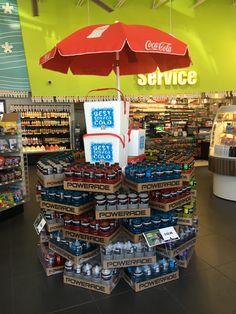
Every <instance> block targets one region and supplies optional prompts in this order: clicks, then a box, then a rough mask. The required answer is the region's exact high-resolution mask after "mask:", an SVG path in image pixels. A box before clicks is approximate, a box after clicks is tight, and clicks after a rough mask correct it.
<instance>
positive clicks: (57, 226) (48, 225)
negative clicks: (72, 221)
mask: <svg viewBox="0 0 236 314" xmlns="http://www.w3.org/2000/svg"><path fill="white" fill-rule="evenodd" d="M46 222H47V223H46V225H45V228H46V230H47V231H48V232H53V231H58V230H62V228H63V227H64V222H56V223H49V222H48V220H47V219H46Z"/></svg>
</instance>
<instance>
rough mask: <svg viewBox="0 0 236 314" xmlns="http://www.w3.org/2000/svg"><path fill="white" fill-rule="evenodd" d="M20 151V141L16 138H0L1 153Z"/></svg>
mask: <svg viewBox="0 0 236 314" xmlns="http://www.w3.org/2000/svg"><path fill="white" fill-rule="evenodd" d="M18 149H19V147H18V141H17V139H16V138H7V139H4V138H0V151H1V150H2V151H6V152H7V151H9V152H11V151H17V150H18Z"/></svg>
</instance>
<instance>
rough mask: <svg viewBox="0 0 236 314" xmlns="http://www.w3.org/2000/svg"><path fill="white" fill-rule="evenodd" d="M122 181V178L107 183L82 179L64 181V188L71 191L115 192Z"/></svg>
mask: <svg viewBox="0 0 236 314" xmlns="http://www.w3.org/2000/svg"><path fill="white" fill-rule="evenodd" d="M121 182H122V180H120V181H118V182H116V183H115V184H105V183H93V182H82V181H64V189H65V190H71V191H87V192H101V193H115V192H116V191H118V190H119V188H120V187H121Z"/></svg>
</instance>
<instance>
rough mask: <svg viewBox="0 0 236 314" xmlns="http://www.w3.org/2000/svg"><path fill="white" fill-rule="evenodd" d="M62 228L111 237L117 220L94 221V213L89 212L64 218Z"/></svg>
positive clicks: (67, 215) (116, 226)
mask: <svg viewBox="0 0 236 314" xmlns="http://www.w3.org/2000/svg"><path fill="white" fill-rule="evenodd" d="M64 228H65V229H66V230H74V231H78V232H81V233H86V234H92V235H98V236H101V237H109V236H111V235H112V234H113V233H114V231H115V230H117V228H118V222H117V220H113V219H110V220H96V219H95V213H94V212H92V211H91V212H89V213H84V214H81V215H70V214H66V215H65V216H64Z"/></svg>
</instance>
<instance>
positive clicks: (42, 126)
mask: <svg viewBox="0 0 236 314" xmlns="http://www.w3.org/2000/svg"><path fill="white" fill-rule="evenodd" d="M28 127H31V128H51V127H53V128H54V127H64V128H69V124H66V125H64V124H50V125H22V128H28Z"/></svg>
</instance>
